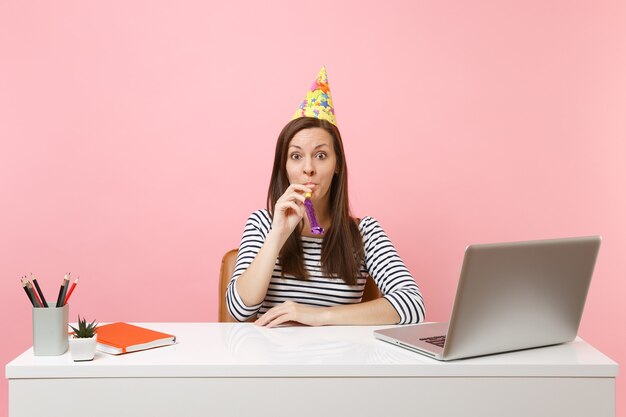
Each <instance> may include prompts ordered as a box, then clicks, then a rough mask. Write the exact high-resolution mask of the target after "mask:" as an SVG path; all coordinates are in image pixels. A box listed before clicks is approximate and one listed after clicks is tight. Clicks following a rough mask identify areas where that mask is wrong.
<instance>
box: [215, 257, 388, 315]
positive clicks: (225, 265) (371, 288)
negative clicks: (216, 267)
mask: <svg viewBox="0 0 626 417" xmlns="http://www.w3.org/2000/svg"><path fill="white" fill-rule="evenodd" d="M236 261H237V249H231V250H229V251H228V252H226V253H225V254H224V257H223V258H222V266H221V268H220V290H219V293H218V298H219V303H218V306H219V311H218V320H219V321H220V322H221V323H223V322H234V321H237V320H235V319H234V318H232V317H231V316H230V314H229V313H228V308H226V288H227V287H228V283H229V282H230V278H231V277H232V275H233V271H234V270H235V262H236ZM381 295H382V294H381V293H380V290H379V289H378V287H377V286H376V283H375V282H374V280H373V279H372V277H367V281H366V282H365V289H364V290H363V297H362V299H361V302H362V303H363V302H365V301H372V300H375V299H377V298H380V296H381ZM254 320H256V317H253V318H252V319H250V320H249V321H254Z"/></svg>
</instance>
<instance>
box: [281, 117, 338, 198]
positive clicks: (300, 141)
mask: <svg viewBox="0 0 626 417" xmlns="http://www.w3.org/2000/svg"><path fill="white" fill-rule="evenodd" d="M286 168H287V177H288V179H289V183H290V184H303V185H306V186H307V187H309V188H311V189H312V190H313V193H312V197H311V198H312V199H313V200H314V201H315V200H322V199H324V198H325V197H326V196H327V195H328V191H329V190H330V185H331V183H332V181H333V177H334V175H335V173H336V171H337V155H336V154H335V148H334V147H333V137H332V136H331V135H330V133H328V132H327V131H325V130H324V129H322V128H319V127H313V128H310V129H303V130H301V131H299V132H298V133H296V135H295V136H294V137H293V138H292V139H291V142H289V148H288V149H287V164H286Z"/></svg>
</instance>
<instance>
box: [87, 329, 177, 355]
mask: <svg viewBox="0 0 626 417" xmlns="http://www.w3.org/2000/svg"><path fill="white" fill-rule="evenodd" d="M96 333H97V334H98V347H97V349H98V350H99V351H102V352H105V353H110V354H113V355H119V354H121V353H129V352H135V351H138V350H144V349H152V348H155V347H160V346H167V345H173V344H174V343H176V336H173V335H171V334H167V333H161V332H157V331H155V330H150V329H146V328H144V327H139V326H135V325H132V324H128V323H123V322H119V323H111V324H104V325H102V326H98V330H96Z"/></svg>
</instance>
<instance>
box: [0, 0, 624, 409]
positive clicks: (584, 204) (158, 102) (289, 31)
mask: <svg viewBox="0 0 626 417" xmlns="http://www.w3.org/2000/svg"><path fill="white" fill-rule="evenodd" d="M384 4H385V6H384V7H383V6H381V3H380V2H334V1H328V2H327V1H318V2H314V3H306V4H305V3H296V2H292V1H284V2H271V3H269V4H266V2H260V3H259V2H248V3H241V2H203V1H196V2H194V1H187V2H178V3H176V4H174V3H173V2H159V1H157V2H155V1H135V2H128V1H113V2H110V1H109V2H85V1H60V2H58V1H55V2H45V1H41V2H32V1H20V2H12V1H1V2H0V145H1V147H0V210H1V212H0V214H1V215H0V277H1V279H2V290H1V291H0V303H1V305H2V306H3V307H2V311H3V314H1V315H0V328H2V330H3V334H4V335H5V336H4V338H3V342H2V344H1V346H0V358H1V360H0V362H1V363H2V364H5V363H7V362H9V361H10V360H11V359H13V358H14V357H15V356H17V355H18V354H19V353H21V352H22V351H23V350H25V349H26V348H27V347H29V345H30V344H31V336H30V332H31V324H30V310H29V306H28V303H27V301H26V299H25V295H24V294H23V292H22V290H21V288H19V282H18V278H19V277H20V276H21V275H23V274H27V273H30V272H33V273H35V274H37V275H38V276H39V277H40V281H41V283H42V285H43V287H44V290H45V291H46V293H47V294H50V295H51V298H54V296H53V294H55V293H56V291H57V288H58V284H59V282H60V280H61V277H62V275H63V273H65V272H68V271H71V272H72V275H73V276H78V275H80V277H81V283H80V287H79V288H78V289H77V290H76V292H75V293H74V297H73V300H72V302H71V313H70V314H71V316H72V317H76V314H77V313H81V314H84V315H86V316H87V317H89V318H96V319H98V320H100V321H116V320H126V321H214V320H216V309H217V294H216V287H217V274H218V270H219V265H220V258H221V255H222V254H223V253H224V252H225V251H226V250H227V249H230V248H233V247H235V246H237V244H238V241H239V238H240V234H241V231H242V226H243V223H244V221H245V219H246V217H247V215H248V214H249V212H250V211H252V210H253V209H256V208H260V207H263V206H264V197H265V192H266V187H267V181H268V178H269V174H270V165H271V162H272V149H273V146H274V141H275V138H276V136H277V134H278V132H279V131H280V129H281V128H282V126H283V125H284V124H285V123H286V122H287V121H288V120H289V118H290V116H291V114H292V112H293V111H294V109H295V107H296V106H297V105H298V103H299V102H300V100H301V98H302V96H303V94H304V90H305V88H306V87H308V86H309V84H310V82H311V81H312V80H313V78H314V76H315V74H316V73H317V71H318V70H319V68H320V66H321V65H322V64H325V65H326V66H327V69H328V72H329V77H330V83H331V88H332V91H333V98H334V101H335V106H336V110H337V116H338V122H339V124H340V127H341V129H342V134H343V136H344V140H345V146H346V148H347V149H346V151H347V154H348V163H349V166H350V175H351V177H350V178H351V183H350V186H351V197H352V202H353V206H354V211H355V212H356V214H357V215H359V216H363V215H366V214H368V215H372V216H375V217H377V218H378V219H379V220H380V221H381V223H382V224H383V226H384V227H385V229H386V230H387V232H388V233H389V235H390V236H391V238H392V239H393V241H394V242H395V244H396V246H397V248H398V249H399V251H400V253H401V255H402V256H403V258H404V259H405V261H406V263H407V264H408V266H409V267H410V269H411V271H412V272H413V274H414V275H415V277H416V278H417V280H418V283H419V284H420V285H421V287H422V290H423V292H424V294H425V297H426V301H427V305H428V319H430V320H446V319H447V315H448V314H449V311H450V308H451V303H452V299H453V295H454V290H455V286H456V280H457V277H458V272H459V268H460V263H461V259H462V256H463V250H464V247H465V246H466V245H467V244H469V243H479V242H494V241H506V240H522V239H534V238H549V237H564V236H575V235H588V234H602V235H603V236H604V242H603V247H602V250H601V254H600V257H599V260H598V264H597V269H596V273H595V276H594V281H593V284H592V288H591V292H590V295H589V298H588V303H587V308H586V311H585V315H584V318H583V323H582V327H581V330H580V334H581V336H582V337H583V338H585V339H586V340H588V341H589V342H590V343H592V344H593V345H594V346H596V347H597V348H598V349H600V350H601V351H603V352H604V353H606V354H607V355H608V356H610V357H611V358H613V359H614V360H616V361H618V362H620V363H623V362H624V361H626V350H625V347H626V336H625V334H624V331H623V322H624V320H626V310H625V308H624V302H623V291H624V290H626V284H624V282H625V281H624V273H625V272H626V261H625V260H626V256H624V251H625V250H626V216H625V214H626V197H625V194H624V191H623V190H624V187H625V185H624V184H625V183H626V145H625V139H626V122H625V121H624V120H625V118H624V114H625V112H626V80H625V78H624V76H623V74H626V4H625V3H624V2H616V1H598V0H593V1H592V0H588V1H580V2H570V1H565V0H561V1H551V2H545V1H540V0H533V1H479V2H463V1H456V2H454V1H452V2H451V1H430V2H412V1H406V2H391V3H388V2H387V3H384ZM624 391H625V389H624V384H623V383H622V382H621V378H620V379H618V410H619V412H618V414H620V413H621V409H622V408H623V403H624V399H625V397H626V394H625V392H624ZM68 395H69V393H68ZM6 398H7V384H6V380H3V381H2V382H1V383H0V404H4V403H6ZM620 404H621V405H620ZM1 410H2V413H6V406H2V408H1Z"/></svg>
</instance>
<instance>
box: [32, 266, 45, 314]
mask: <svg viewBox="0 0 626 417" xmlns="http://www.w3.org/2000/svg"><path fill="white" fill-rule="evenodd" d="M31 276H32V274H31ZM33 284H35V289H36V290H37V293H39V298H40V299H41V303H42V304H43V306H44V307H48V302H47V301H46V297H44V296H43V291H41V288H39V283H38V282H37V278H35V277H33Z"/></svg>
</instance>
